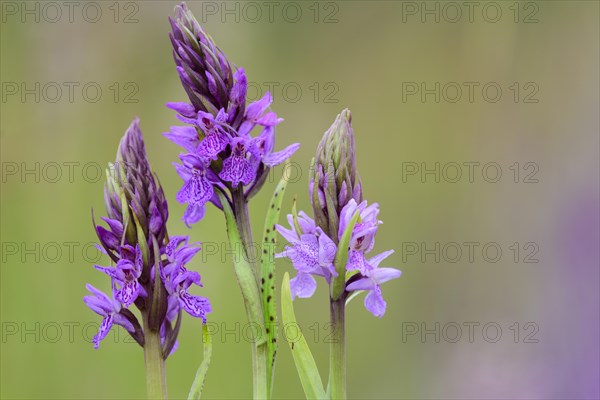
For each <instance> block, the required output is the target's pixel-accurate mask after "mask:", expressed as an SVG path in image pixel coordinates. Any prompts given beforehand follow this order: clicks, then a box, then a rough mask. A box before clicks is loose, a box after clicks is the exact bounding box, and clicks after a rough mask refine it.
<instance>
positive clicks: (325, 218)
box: [309, 109, 362, 242]
mask: <svg viewBox="0 0 600 400" xmlns="http://www.w3.org/2000/svg"><path fill="white" fill-rule="evenodd" d="M351 123H352V115H351V114H350V110H348V109H345V110H343V111H342V112H341V113H340V114H339V115H338V116H337V117H336V119H335V121H334V123H333V125H331V127H330V128H329V129H328V130H327V132H325V134H324V135H323V138H322V139H321V141H320V142H319V145H318V146H317V153H316V155H315V158H313V160H312V162H311V169H310V182H309V192H310V199H311V204H312V207H313V213H314V215H315V220H316V222H317V225H318V226H319V227H321V229H323V231H324V232H326V233H327V234H328V235H329V236H330V237H331V238H333V240H334V241H336V242H337V231H338V226H339V218H338V215H339V214H340V213H341V211H342V209H343V208H344V206H345V205H346V204H348V202H349V201H350V200H351V199H354V200H355V201H356V202H357V203H360V202H361V201H362V188H361V182H360V177H359V175H358V173H357V171H356V149H355V144H354V130H353V129H352V124H351Z"/></svg>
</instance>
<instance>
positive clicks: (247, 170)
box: [165, 3, 300, 226]
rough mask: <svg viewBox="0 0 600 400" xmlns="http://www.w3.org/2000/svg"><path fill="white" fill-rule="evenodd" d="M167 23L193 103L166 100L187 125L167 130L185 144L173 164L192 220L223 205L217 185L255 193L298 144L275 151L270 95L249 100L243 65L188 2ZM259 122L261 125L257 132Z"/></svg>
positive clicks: (188, 218) (188, 221)
mask: <svg viewBox="0 0 600 400" xmlns="http://www.w3.org/2000/svg"><path fill="white" fill-rule="evenodd" d="M169 21H170V23H171V28H172V32H171V33H170V34H169V37H170V39H171V43H172V45H173V57H174V59H175V64H176V66H177V72H178V74H179V78H180V80H181V83H182V85H183V88H184V90H185V91H186V93H187V95H188V98H189V100H190V103H182V102H178V103H167V107H169V108H171V109H173V110H175V111H176V112H177V118H178V119H179V120H180V121H182V122H183V123H185V124H187V125H186V126H173V127H171V130H170V131H169V132H167V133H165V136H166V137H167V138H168V139H169V140H171V141H172V142H174V143H175V144H177V145H179V146H181V147H182V148H183V149H184V150H185V154H182V155H180V157H179V158H180V160H181V164H175V168H176V170H177V172H178V173H179V175H180V176H181V178H182V179H183V181H184V184H183V187H182V188H181V190H180V192H179V193H178V194H177V200H178V201H179V202H180V203H185V204H187V209H186V211H185V213H184V216H183V220H184V222H185V223H186V225H188V226H189V225H191V224H193V223H196V222H198V221H199V220H200V219H202V217H203V216H204V213H205V205H206V203H208V202H212V203H213V204H215V205H216V206H217V207H220V203H219V200H218V197H217V196H216V194H215V190H221V191H223V193H227V192H231V193H232V196H233V192H237V193H239V192H241V194H242V195H243V196H244V198H245V199H248V198H250V197H252V196H253V195H255V194H256V193H257V192H258V191H259V190H260V188H261V187H262V185H263V184H264V182H265V180H266V177H267V174H268V172H269V169H270V168H272V167H274V166H276V165H279V164H281V163H283V162H284V161H285V160H287V159H288V158H289V157H291V156H292V154H294V152H295V151H296V150H297V149H298V148H299V147H300V144H298V143H295V144H292V145H290V146H288V147H286V148H285V149H283V150H281V151H279V152H274V151H273V150H274V148H275V127H276V126H277V125H278V124H279V123H280V122H281V121H283V119H282V118H279V117H278V116H277V114H275V113H274V112H272V111H270V106H271V103H272V101H273V99H272V97H271V94H270V93H269V92H267V93H266V94H265V95H264V96H263V97H262V98H261V99H259V100H257V101H255V102H253V103H251V104H246V92H247V89H248V80H247V78H246V74H245V72H244V69H243V68H233V67H232V66H231V64H230V62H229V61H228V59H227V57H225V55H224V54H223V52H222V51H221V50H220V49H219V48H218V47H217V46H216V45H215V44H214V42H213V40H212V39H211V38H210V36H208V35H207V34H206V33H205V32H204V30H203V29H202V27H201V26H200V24H199V23H198V21H197V20H196V19H195V17H194V16H193V14H192V13H191V11H190V10H189V9H188V8H187V6H186V4H185V3H182V4H180V5H178V6H177V7H176V8H175V17H174V18H169ZM234 69H235V71H234ZM256 127H259V128H260V129H262V130H261V132H260V134H258V135H257V136H254V137H253V136H251V132H252V131H253V130H254V128H256Z"/></svg>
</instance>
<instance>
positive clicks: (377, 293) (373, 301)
mask: <svg viewBox="0 0 600 400" xmlns="http://www.w3.org/2000/svg"><path fill="white" fill-rule="evenodd" d="M386 305H387V304H386V302H385V300H383V296H382V295H381V290H380V289H379V288H378V287H377V288H375V289H373V290H371V291H370V292H369V293H368V294H367V296H366V297H365V308H366V309H367V310H369V311H370V312H371V314H373V315H374V316H376V317H379V318H381V317H383V314H385V308H386Z"/></svg>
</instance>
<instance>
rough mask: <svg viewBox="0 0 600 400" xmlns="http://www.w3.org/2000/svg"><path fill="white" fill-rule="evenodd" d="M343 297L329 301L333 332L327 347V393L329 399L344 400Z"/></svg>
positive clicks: (344, 339) (344, 340)
mask: <svg viewBox="0 0 600 400" xmlns="http://www.w3.org/2000/svg"><path fill="white" fill-rule="evenodd" d="M345 302H346V301H345V296H341V297H340V298H339V299H337V300H335V301H334V300H330V304H329V306H330V307H329V309H330V321H331V329H332V330H333V332H332V336H331V342H330V345H329V393H330V398H331V399H336V400H344V399H346V348H345V347H346V343H345V342H346V338H345V336H346V334H345V328H346V327H345V314H344V313H345Z"/></svg>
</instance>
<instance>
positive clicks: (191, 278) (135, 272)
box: [84, 119, 218, 398]
mask: <svg viewBox="0 0 600 400" xmlns="http://www.w3.org/2000/svg"><path fill="white" fill-rule="evenodd" d="M190 129H191V130H190ZM167 136H168V137H169V138H170V139H171V140H174V141H175V142H177V143H179V144H181V145H182V146H184V148H186V149H188V150H191V151H193V152H190V153H189V154H186V155H183V156H181V161H182V163H183V164H182V165H178V166H177V168H178V171H179V173H180V175H181V176H182V178H184V187H183V189H182V190H181V191H180V193H179V194H178V196H177V197H178V200H180V201H185V202H187V203H188V204H189V209H190V210H189V211H188V212H187V213H186V218H187V219H188V220H190V221H194V220H197V219H198V214H199V213H202V212H203V207H204V203H205V202H206V201H209V200H211V198H212V195H213V184H212V183H210V182H208V179H209V177H210V178H212V179H215V180H217V179H218V178H216V176H215V174H214V173H213V172H212V171H209V170H207V169H206V164H207V163H208V162H209V161H207V160H205V159H201V158H200V157H199V156H198V155H197V154H195V151H196V150H197V148H198V145H199V139H198V134H197V132H196V129H195V128H183V127H182V128H175V129H172V131H171V133H170V134H168V135H167ZM109 166H110V168H109V170H108V177H107V182H106V185H105V191H104V198H105V203H106V209H107V213H108V218H105V217H103V218H102V220H103V221H104V223H106V225H107V226H108V227H104V226H96V233H97V235H98V238H99V239H100V243H101V249H102V250H103V252H104V253H105V254H107V255H108V256H109V257H110V258H111V260H112V262H113V265H114V266H110V267H103V266H98V265H96V266H95V268H96V269H97V270H99V271H101V272H103V273H104V274H106V275H108V276H109V277H110V279H111V286H112V297H109V296H108V295H106V294H104V293H102V292H101V291H99V290H97V289H96V288H94V287H93V286H91V285H88V286H87V288H88V290H89V291H90V292H91V293H92V294H91V295H88V296H85V297H84V302H85V304H86V305H87V306H88V307H89V308H90V309H92V310H93V311H94V312H95V313H97V314H99V315H101V316H102V317H103V319H102V323H101V325H100V329H99V331H98V333H97V335H96V336H95V337H94V345H95V347H96V348H97V347H98V346H99V343H100V341H102V339H104V338H105V337H106V335H107V334H108V332H109V331H110V329H111V327H112V325H114V324H117V325H120V326H123V327H124V328H125V329H126V330H127V331H128V332H129V334H130V335H131V336H132V337H133V339H134V340H135V341H136V342H137V343H138V344H139V345H140V346H142V347H144V352H145V356H146V357H145V359H146V366H147V371H153V372H152V380H153V381H160V382H159V383H158V386H160V387H159V391H160V393H154V392H153V393H149V397H152V398H155V397H163V398H164V397H165V394H166V387H164V386H163V385H164V379H163V378H158V377H157V375H158V374H162V375H164V360H165V359H166V358H167V357H168V356H169V355H170V354H172V352H173V351H174V349H175V348H176V344H177V336H178V334H179V329H180V325H181V320H180V318H178V319H177V322H176V323H174V322H175V321H174V319H175V318H176V317H177V316H178V315H181V314H182V311H183V310H186V311H188V313H189V314H190V315H193V316H194V317H197V318H201V319H202V321H206V315H207V313H209V312H211V307H210V302H209V301H208V299H206V298H204V297H202V298H200V297H198V296H192V295H191V294H189V293H188V289H189V288H190V287H191V285H192V284H197V285H199V286H201V285H200V275H199V274H198V273H197V272H194V271H188V270H187V269H186V264H187V263H189V261H190V260H191V259H192V257H194V255H195V254H197V252H198V251H199V250H200V248H199V246H198V245H197V243H194V244H189V243H188V241H189V239H188V238H187V237H179V236H173V238H172V241H169V235H168V234H167V220H168V216H169V212H168V205H167V201H166V198H165V196H164V193H163V190H162V188H161V186H160V183H159V182H158V178H157V177H156V175H155V174H154V173H153V172H152V168H151V167H150V163H149V161H148V159H147V155H146V150H145V145H144V141H143V138H142V133H141V130H140V128H139V121H138V120H137V119H136V120H135V121H134V122H133V123H132V124H131V126H130V127H129V129H128V130H127V132H126V133H125V135H124V136H123V139H122V140H121V142H120V144H119V149H118V151H117V157H116V160H115V162H114V164H109ZM174 271H175V272H177V273H178V274H180V275H177V276H176V275H174ZM173 288H174V290H173ZM171 295H174V296H175V297H176V300H177V301H175V302H173V301H170V300H169V296H171ZM133 306H135V307H137V308H138V310H139V313H140V314H141V321H142V323H143V327H142V326H141V325H140V322H138V319H137V318H138V317H136V315H135V314H134V313H133V312H132V311H131V310H130V308H131V307H133ZM155 386H156V385H155ZM158 386H157V387H158ZM153 387H154V386H153Z"/></svg>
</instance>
